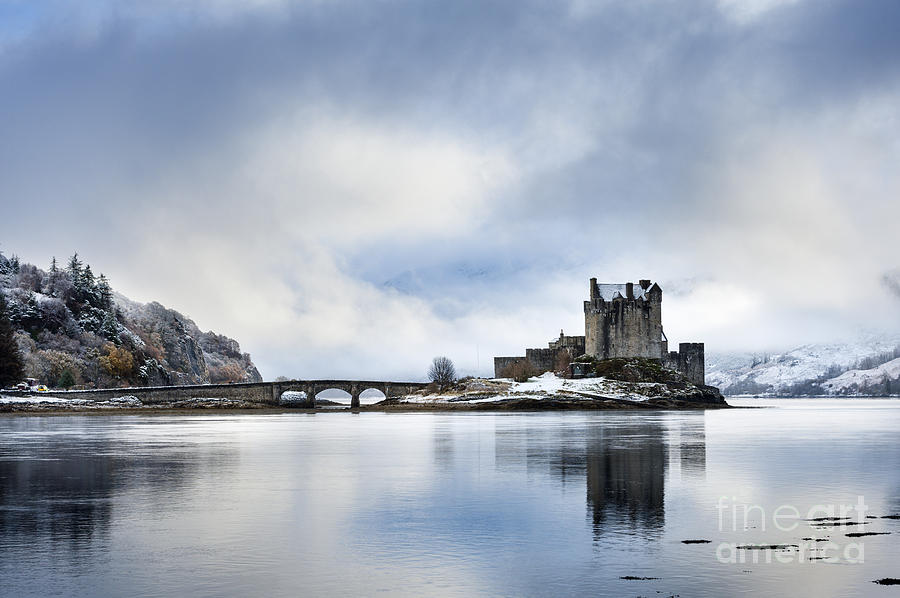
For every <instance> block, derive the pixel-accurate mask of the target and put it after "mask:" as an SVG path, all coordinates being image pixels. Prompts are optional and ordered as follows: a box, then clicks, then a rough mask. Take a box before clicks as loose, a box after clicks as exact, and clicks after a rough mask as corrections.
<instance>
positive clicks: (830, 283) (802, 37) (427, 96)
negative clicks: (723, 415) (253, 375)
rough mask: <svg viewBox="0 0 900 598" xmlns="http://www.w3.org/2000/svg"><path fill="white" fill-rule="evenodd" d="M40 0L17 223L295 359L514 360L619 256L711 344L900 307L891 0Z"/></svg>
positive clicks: (18, 43) (783, 335) (270, 368)
mask: <svg viewBox="0 0 900 598" xmlns="http://www.w3.org/2000/svg"><path fill="white" fill-rule="evenodd" d="M12 6H13V9H9V8H8V7H7V8H6V11H7V14H8V13H10V12H13V13H14V14H12V15H11V18H9V19H5V18H4V19H0V20H2V22H3V23H4V25H3V26H2V27H0V87H2V89H4V93H3V94H0V111H2V113H3V114H6V115H9V118H4V119H2V120H0V137H2V138H3V139H4V143H3V144H2V145H0V196H2V197H4V198H5V199H4V206H3V207H4V212H5V215H6V216H7V217H8V218H9V220H10V221H11V222H19V223H33V224H30V225H26V226H18V227H15V228H14V229H12V230H10V231H9V232H8V233H7V234H6V238H5V243H4V248H5V249H6V250H7V251H15V252H17V253H19V254H21V255H23V256H25V257H26V258H27V259H30V260H32V261H36V262H39V263H43V262H46V261H47V260H49V257H50V255H53V254H56V255H58V256H62V255H67V254H69V253H71V252H72V251H73V250H75V249H77V250H79V251H80V252H81V253H82V254H83V255H85V256H86V257H87V258H88V260H89V261H90V262H91V263H92V264H94V266H95V268H96V269H97V270H98V271H104V272H105V273H106V274H107V275H109V276H110V277H111V278H112V281H113V283H114V285H116V287H117V289H118V290H120V291H123V292H124V293H126V294H128V295H132V296H134V298H136V299H141V300H160V301H162V302H163V303H166V304H168V305H171V306H172V307H175V308H177V309H179V310H181V311H183V312H185V313H187V314H189V315H191V316H192V317H194V318H195V319H196V320H197V321H198V323H199V324H200V325H201V326H202V327H204V328H213V329H216V330H217V331H221V332H224V333H226V334H230V335H233V336H235V337H236V338H238V340H240V341H241V343H242V345H243V347H244V349H245V350H249V351H251V353H252V354H253V355H254V358H255V359H256V360H257V361H258V362H259V364H260V367H261V370H262V372H263V374H264V375H265V376H267V377H274V376H276V375H279V374H288V375H316V376H318V375H326V374H327V375H350V374H351V373H355V372H360V371H364V372H366V374H367V375H371V376H373V377H374V376H381V375H385V376H387V375H392V376H393V375H397V376H399V375H403V376H416V375H421V372H424V369H425V367H427V363H428V362H429V361H430V358H431V357H432V356H433V355H434V354H438V353H444V354H448V355H450V356H451V357H453V358H454V359H456V360H457V361H458V365H462V367H461V368H460V369H462V370H463V371H471V370H474V369H475V368H476V367H480V370H479V371H480V372H481V373H487V372H488V371H489V363H490V362H489V357H490V356H492V355H494V354H505V353H509V352H512V351H516V352H518V351H520V350H521V348H522V346H523V345H525V344H528V345H541V344H543V343H544V342H546V340H549V338H550V337H552V336H555V335H556V334H557V333H558V330H559V328H561V327H562V328H565V329H566V330H567V331H572V332H574V331H577V330H578V329H579V327H580V326H581V325H582V324H581V322H582V314H581V301H582V300H583V299H584V294H585V290H584V288H585V286H586V281H587V279H588V278H589V277H591V276H598V277H600V278H602V279H605V280H610V281H615V280H626V279H632V280H633V279H637V278H646V277H651V278H654V279H656V280H659V281H660V282H661V284H662V285H663V288H664V289H666V297H667V301H666V306H667V307H666V316H665V321H666V326H667V332H668V335H669V337H670V338H671V339H672V340H673V341H674V342H677V341H679V340H703V341H706V342H707V343H708V346H709V348H710V350H711V351H715V350H716V349H726V348H727V349H739V348H751V349H759V348H762V347H763V346H767V345H768V346H771V345H783V344H788V345H789V344H797V343H800V342H805V341H807V340H810V339H813V338H820V337H822V338H827V337H832V336H835V335H843V334H847V333H848V332H849V331H852V330H853V329H855V328H858V327H874V328H876V329H883V328H888V327H896V326H900V323H898V322H897V321H896V304H895V303H892V302H891V299H890V295H889V293H888V287H886V286H885V285H884V283H883V282H882V277H883V274H884V272H886V271H890V270H891V269H892V268H895V267H896V263H895V262H894V261H893V260H894V258H893V256H895V255H896V253H897V249H898V247H897V242H896V240H895V235H894V234H893V231H892V226H893V224H892V223H893V222H896V221H897V217H898V216H900V214H898V208H897V207H896V202H895V201H894V198H896V197H897V195H898V191H900V175H898V174H897V172H896V168H895V167H894V165H895V164H896V161H897V158H898V153H900V149H898V146H897V142H896V139H898V138H900V123H898V120H897V116H896V105H897V103H898V102H897V100H898V99H900V98H898V95H900V93H898V91H900V69H898V66H897V62H896V60H894V56H896V55H897V51H898V50H900V48H898V42H897V38H896V36H895V35H893V33H892V31H891V30H890V27H889V26H888V24H889V23H893V22H896V16H897V14H896V13H897V10H898V9H897V8H896V7H894V6H893V5H892V4H891V3H879V4H866V5H860V4H858V3H852V2H832V3H828V4H825V5H823V4H821V3H811V2H800V1H798V2H772V1H765V2H757V3H752V4H746V3H740V4H736V3H733V2H725V1H722V2H709V3H694V4H691V5H689V6H685V5H684V4H676V3H658V2H597V3H587V2H572V3H569V4H552V3H551V4H548V3H543V2H536V1H535V2H500V1H498V2H483V1H482V2H456V3H449V4H434V3H420V2H379V3H371V2H353V1H349V0H348V1H342V2H312V1H311V2H304V3H290V4H286V3H282V2H257V3H251V4H248V3H231V2H224V3H223V2H200V1H197V2H189V3H182V2H168V1H160V2H150V3H140V4H133V3H116V2H95V3H78V4H75V5H72V4H70V3H53V2H50V3H45V4H41V5H35V6H31V5H29V7H28V8H27V10H26V8H25V5H24V4H14V5H12ZM13 17H14V18H13ZM35 229H39V230H40V234H35V233H34V230H35ZM860 296H865V297H866V301H867V305H868V308H867V309H866V310H862V311H861V310H859V309H858V301H859V298H860ZM354 375H355V374H354Z"/></svg>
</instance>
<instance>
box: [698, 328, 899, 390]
mask: <svg viewBox="0 0 900 598" xmlns="http://www.w3.org/2000/svg"><path fill="white" fill-rule="evenodd" d="M898 357H900V336H891V335H883V336H867V337H863V338H860V339H856V340H854V341H849V342H837V343H829V344H811V345H803V346H801V347H797V348H795V349H792V350H790V351H786V352H784V353H778V354H771V355H760V354H755V355H754V354H720V355H716V354H711V355H710V356H708V358H707V363H706V368H707V369H706V382H707V384H711V385H713V386H717V387H719V389H721V391H722V392H723V393H724V394H730V395H735V394H767V395H785V396H793V395H814V394H842V395H846V394H861V395H862V394H885V393H887V394H890V392H891V390H890V389H891V387H890V384H889V383H890V381H895V382H897V384H896V385H895V386H894V387H893V388H894V389H895V390H894V392H895V393H896V392H900V365H898V366H896V369H894V368H892V367H888V365H889V363H891V362H892V361H895V360H896V359H897V358H898ZM886 362H887V363H886ZM854 372H855V373H854ZM886 380H887V381H888V387H887V390H885V385H884V383H885V381H886Z"/></svg>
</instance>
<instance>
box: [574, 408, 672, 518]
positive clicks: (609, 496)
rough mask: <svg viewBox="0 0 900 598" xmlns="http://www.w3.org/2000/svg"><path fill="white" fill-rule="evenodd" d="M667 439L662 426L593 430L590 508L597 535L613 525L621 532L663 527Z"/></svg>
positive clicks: (588, 451)
mask: <svg viewBox="0 0 900 598" xmlns="http://www.w3.org/2000/svg"><path fill="white" fill-rule="evenodd" d="M665 438H666V436H665V429H664V427H663V426H662V424H660V423H659V422H656V421H641V422H635V423H632V422H627V423H624V424H621V425H616V426H609V427H606V426H604V427H599V428H596V429H594V430H592V433H591V435H590V436H589V438H588V442H587V447H586V454H585V458H586V462H587V504H588V507H589V508H590V511H591V515H592V518H593V524H594V533H595V534H601V533H602V532H603V529H604V524H605V523H606V522H608V521H610V520H613V521H614V522H615V524H616V527H617V529H619V530H622V529H642V530H646V531H653V530H658V529H661V528H662V527H663V525H664V523H665V494H666V492H665V478H666V465H667V463H668V452H667V446H666V443H665ZM623 524H624V525H623Z"/></svg>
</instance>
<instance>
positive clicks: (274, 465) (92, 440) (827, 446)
mask: <svg viewBox="0 0 900 598" xmlns="http://www.w3.org/2000/svg"><path fill="white" fill-rule="evenodd" d="M731 402H732V403H737V404H740V405H744V406H752V407H764V408H747V409H733V410H713V411H705V412H704V411H696V412H684V411H680V412H675V411H669V412H667V411H653V412H650V411H635V412H552V413H547V412H545V413H403V414H401V413H390V414H385V413H356V414H354V413H349V412H325V413H315V414H307V413H286V414H253V413H239V412H235V413H214V414H202V413H198V414H190V415H170V414H153V415H150V414H148V415H52V416H51V415H27V416H4V417H0V595H2V596H10V597H13V596H15V597H24V596H92V597H102V596H135V597H140V596H187V595H190V596H242V597H243V596H350V595H352V596H360V595H362V596H378V595H384V596H421V595H433V596H466V597H468V596H562V595H592V596H673V595H680V596H684V597H687V596H717V597H718V596H751V595H795V596H817V597H828V596H898V595H900V592H898V590H897V587H896V586H893V587H891V586H880V585H876V584H874V583H872V582H873V580H876V579H881V578H886V577H894V578H898V577H900V565H898V563H900V520H898V519H890V518H883V516H887V515H897V514H900V401H898V400H891V399H853V400H849V399H848V400H813V399H807V400H803V399H798V400H770V401H763V400H754V399H744V400H740V401H736V400H732V401H731ZM861 503H862V504H864V505H865V513H864V515H863V516H862V517H863V518H862V519H858V517H859V511H858V510H848V511H847V512H846V513H845V514H844V516H848V517H851V520H850V521H852V522H853V523H854V525H851V526H841V525H831V523H833V522H829V521H806V520H807V519H818V518H821V517H828V516H835V517H837V516H841V515H842V514H841V513H840V508H841V506H844V507H849V506H853V507H855V508H857V509H860V510H861V509H862V508H861V507H858V505H859V504H861ZM831 509H833V511H830V510H831ZM866 516H868V518H866ZM844 521H847V520H844ZM860 521H861V522H862V525H857V523H859V522H860ZM860 532H876V533H878V534H879V535H868V536H854V535H853V534H855V533H860ZM847 534H851V535H850V536H848V535H847ZM809 538H811V540H809ZM684 540H708V543H695V544H685V543H683V541H684ZM764 545H778V546H786V548H777V549H762V548H759V546H764ZM738 546H744V548H737V547H738ZM634 578H648V579H634Z"/></svg>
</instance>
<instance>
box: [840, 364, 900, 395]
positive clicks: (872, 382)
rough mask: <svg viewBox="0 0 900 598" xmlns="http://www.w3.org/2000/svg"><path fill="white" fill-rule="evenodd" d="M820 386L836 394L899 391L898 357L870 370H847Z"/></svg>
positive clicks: (887, 393)
mask: <svg viewBox="0 0 900 598" xmlns="http://www.w3.org/2000/svg"><path fill="white" fill-rule="evenodd" d="M822 388H824V389H825V390H826V391H827V392H828V394H838V395H853V394H886V395H889V394H896V393H900V358H898V359H892V360H891V361H889V362H887V363H883V364H881V365H880V366H878V367H875V368H872V369H870V370H849V371H847V372H844V373H843V374H841V375H840V376H838V377H836V378H832V379H831V380H828V381H826V382H823V383H822Z"/></svg>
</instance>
